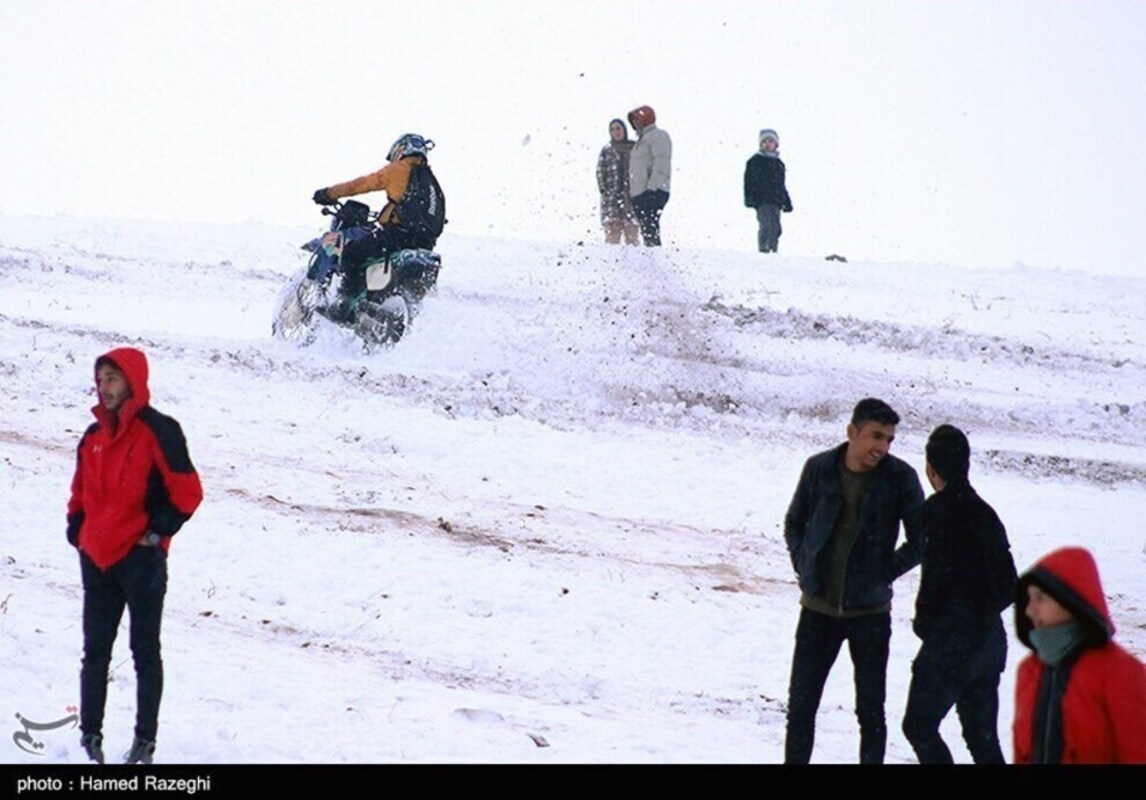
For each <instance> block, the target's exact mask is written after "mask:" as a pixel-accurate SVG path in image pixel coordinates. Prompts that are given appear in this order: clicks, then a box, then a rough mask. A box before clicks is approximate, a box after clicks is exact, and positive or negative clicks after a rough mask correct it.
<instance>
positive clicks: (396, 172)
mask: <svg viewBox="0 0 1146 800" xmlns="http://www.w3.org/2000/svg"><path fill="white" fill-rule="evenodd" d="M425 163H426V159H424V158H422V157H421V156H410V157H409V158H400V159H398V160H397V161H391V162H390V163H389V164H387V165H386V166H384V167H382V169H380V170H378V171H377V172H371V173H370V174H369V175H363V176H362V177H360V178H355V179H354V180H352V181H346V182H345V183H336V184H334V185H333V186H331V187H329V188H327V190H326V193H327V194H328V195H330V197H331V199H332V200H339V199H341V198H343V197H352V196H354V195H356V194H365V193H366V192H381V191H385V192H386V199H387V201H388V202H387V203H386V205H385V206H383V208H382V212H381V213H380V214H379V215H378V224H379V225H387V224H389V223H391V222H392V223H394V224H400V223H401V220H400V219H398V217H397V216H396V215H395V214H394V208H395V207H396V206H397V205H398V201H399V200H401V199H402V195H404V194H406V187H407V186H409V185H410V170H411V169H413V167H414V165H415V164H425Z"/></svg>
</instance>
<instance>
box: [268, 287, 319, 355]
mask: <svg viewBox="0 0 1146 800" xmlns="http://www.w3.org/2000/svg"><path fill="white" fill-rule="evenodd" d="M306 272H307V271H306V269H302V270H300V271H299V272H297V273H296V274H295V275H294V276H293V277H292V278H291V280H290V281H288V282H287V285H286V286H285V287H284V288H283V290H282V291H281V292H279V298H278V303H277V304H276V306H275V315H274V317H273V319H272V320H271V333H272V334H273V335H274V337H275V338H276V339H282V340H283V341H286V342H294V343H295V344H297V345H299V346H301V347H306V346H307V345H310V344H313V343H314V340H315V339H316V338H317V336H318V320H317V319H316V318H315V313H314V312H315V309H317V308H318V306H319V304H320V303H321V301H322V298H323V292H322V287H321V286H320V285H319V284H318V282H317V281H313V280H310V279H309V278H307V277H306Z"/></svg>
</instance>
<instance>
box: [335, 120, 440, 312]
mask: <svg viewBox="0 0 1146 800" xmlns="http://www.w3.org/2000/svg"><path fill="white" fill-rule="evenodd" d="M433 147H434V143H433V141H432V140H428V139H425V138H423V137H421V136H419V135H418V134H416V133H407V134H403V135H402V136H400V137H398V139H397V141H395V142H394V144H393V145H391V146H390V152H389V154H388V155H387V156H386V160H387V161H388V162H389V163H388V164H386V166H384V167H382V169H380V170H378V171H377V172H372V173H370V174H369V175H363V176H362V177H360V178H355V179H354V180H351V181H346V182H345V183H338V184H335V185H334V186H328V187H326V188H325V189H319V190H318V191H316V192H315V193H314V202H316V203H318V204H319V205H323V206H325V205H332V204H333V203H334V202H335V201H337V200H339V199H340V198H343V197H351V196H353V195H358V194H364V193H365V192H376V191H381V190H385V191H386V198H387V201H388V202H387V203H386V205H385V206H384V207H383V208H382V211H381V212H379V214H378V222H377V225H376V226H375V228H374V230H373V231H372V232H371V233H370V234H369V235H368V236H363V237H361V238H358V239H353V240H349V241H346V242H345V244H344V245H343V248H342V255H341V258H340V266H341V269H342V282H341V284H340V286H339V298H338V304H337V308H333V309H330V315H331V316H332V317H338V316H339V315H340V314H341V315H342V316H346V315H347V314H348V313H349V309H350V307H351V303H352V302H353V299H354V298H355V297H356V296H357V295H358V294H360V293H361V292H362V291H363V290H364V289H365V288H366V269H365V268H366V263H367V262H369V261H372V260H374V259H377V258H382V257H385V256H386V255H387V254H389V253H393V252H396V251H398V250H404V249H406V248H414V247H423V248H425V249H427V250H432V249H434V245H435V244H436V243H437V240H436V238H435V237H431V236H429V235H428V234H425V233H418V232H415V231H411V230H409V229H406V228H403V227H402V220H401V219H399V218H398V214H397V213H396V210H397V207H398V204H399V202H400V201H401V200H402V196H403V195H405V194H406V187H407V186H408V185H409V183H410V172H411V170H412V169H413V168H414V166H415V165H418V164H425V163H426V156H427V153H428V152H429V151H430V150H432V149H433Z"/></svg>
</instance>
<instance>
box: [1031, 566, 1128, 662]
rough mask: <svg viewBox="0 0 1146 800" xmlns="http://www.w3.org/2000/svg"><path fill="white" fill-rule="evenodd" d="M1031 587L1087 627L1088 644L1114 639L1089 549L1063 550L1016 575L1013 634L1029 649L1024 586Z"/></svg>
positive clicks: (1110, 621)
mask: <svg viewBox="0 0 1146 800" xmlns="http://www.w3.org/2000/svg"><path fill="white" fill-rule="evenodd" d="M1032 584H1034V585H1035V586H1038V587H1039V588H1040V589H1042V590H1043V591H1044V592H1046V593H1047V594H1049V595H1050V596H1051V597H1053V598H1054V599H1055V601H1057V602H1058V603H1059V604H1060V605H1061V606H1062V607H1063V608H1065V609H1066V610H1067V611H1069V612H1070V613H1072V614H1074V616H1075V617H1076V618H1077V619H1078V620H1079V621H1081V622H1082V623H1083V624H1084V625H1086V627H1087V629H1088V631H1089V633H1090V635H1089V636H1088V637H1087V639H1088V642H1090V643H1092V644H1093V645H1095V646H1101V645H1103V644H1105V643H1106V642H1107V641H1108V640H1109V639H1110V638H1111V637H1112V636H1114V621H1113V620H1112V619H1111V618H1110V612H1109V611H1108V610H1107V608H1106V595H1105V594H1103V592H1102V581H1101V580H1100V579H1099V577H1098V565H1097V564H1096V563H1095V562H1094V556H1092V555H1091V554H1090V551H1089V550H1086V549H1084V548H1082V547H1064V548H1062V549H1061V550H1055V551H1054V552H1052V553H1048V554H1047V555H1045V556H1043V557H1042V558H1041V559H1039V561H1038V562H1037V563H1036V564H1035V565H1034V566H1033V567H1031V568H1030V569H1029V570H1027V571H1026V572H1024V573H1023V574H1022V575H1021V576H1019V580H1018V583H1016V584H1015V632H1016V633H1017V634H1018V637H1019V641H1021V642H1022V643H1023V644H1025V645H1026V646H1027V647H1031V640H1030V633H1031V621H1030V619H1028V618H1027V614H1026V608H1027V587H1029V586H1031V585H1032Z"/></svg>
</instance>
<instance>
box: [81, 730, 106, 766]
mask: <svg viewBox="0 0 1146 800" xmlns="http://www.w3.org/2000/svg"><path fill="white" fill-rule="evenodd" d="M80 747H82V748H83V749H84V752H85V753H87V754H88V758H90V759H91V760H92V761H94V762H96V763H97V764H102V763H103V737H102V736H100V735H99V734H98V733H85V734H84V735H83V736H81V737H80Z"/></svg>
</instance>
